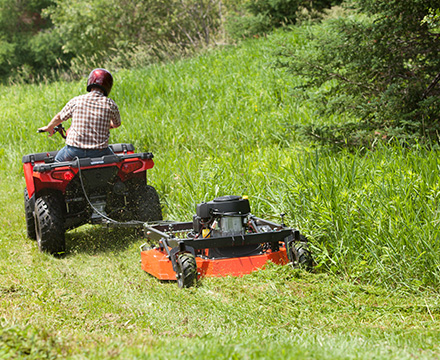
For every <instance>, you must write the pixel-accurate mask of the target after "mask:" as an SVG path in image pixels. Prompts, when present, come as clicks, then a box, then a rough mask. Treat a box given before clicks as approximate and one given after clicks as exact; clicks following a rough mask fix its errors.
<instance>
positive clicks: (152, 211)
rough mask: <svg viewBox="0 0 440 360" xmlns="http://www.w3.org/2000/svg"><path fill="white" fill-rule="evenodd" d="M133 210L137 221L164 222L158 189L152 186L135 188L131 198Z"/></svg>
mask: <svg viewBox="0 0 440 360" xmlns="http://www.w3.org/2000/svg"><path fill="white" fill-rule="evenodd" d="M131 209H132V211H133V212H134V217H135V219H136V220H140V221H156V220H162V209H161V207H160V201H159V195H158V194H157V191H156V189H155V188H154V187H152V186H150V185H140V186H137V187H136V188H135V190H134V194H133V195H132V198H131Z"/></svg>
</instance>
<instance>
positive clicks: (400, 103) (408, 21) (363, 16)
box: [280, 0, 440, 142]
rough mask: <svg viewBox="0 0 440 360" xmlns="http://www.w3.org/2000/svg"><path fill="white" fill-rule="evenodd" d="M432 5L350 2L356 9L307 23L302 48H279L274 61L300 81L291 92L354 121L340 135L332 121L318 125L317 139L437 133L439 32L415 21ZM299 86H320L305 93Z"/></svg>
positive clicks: (411, 137)
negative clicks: (356, 122)
mask: <svg viewBox="0 0 440 360" xmlns="http://www.w3.org/2000/svg"><path fill="white" fill-rule="evenodd" d="M437 3H438V2H437V1H433V0H432V1H419V0H412V1H406V2H400V1H384V0H358V1H353V4H354V5H356V6H357V8H358V11H357V12H356V13H347V14H346V16H344V17H341V18H338V19H333V20H329V21H327V22H326V24H325V26H324V27H315V28H307V29H306V33H307V34H308V39H307V41H305V42H304V45H303V46H302V47H296V46H290V45H288V44H286V46H284V47H283V48H282V49H281V50H280V65H282V66H286V67H287V68H288V69H289V70H290V71H291V72H292V73H294V74H295V75H300V76H302V77H303V79H304V85H303V87H301V88H296V89H295V90H294V94H295V96H299V97H302V98H303V99H304V100H308V101H313V102H314V103H315V104H316V105H318V106H319V110H320V113H321V114H326V115H329V114H334V113H335V112H338V113H344V112H345V113H348V114H351V115H354V116H356V117H358V118H359V119H360V122H359V127H358V128H355V129H354V131H353V129H352V128H348V129H346V130H347V131H345V133H347V135H348V139H347V138H345V139H344V138H343V137H339V138H337V139H334V136H333V135H334V133H335V131H340V132H341V133H343V132H344V129H341V127H340V126H339V125H338V126H332V127H328V128H327V129H325V128H320V129H319V131H320V132H321V134H320V136H321V138H322V139H324V140H325V141H327V140H330V141H334V140H335V141H339V142H341V141H342V142H343V141H353V137H352V136H351V134H354V135H355V138H357V139H359V138H362V139H363V141H364V142H368V141H369V137H371V136H370V135H371V134H372V133H375V132H380V133H381V134H383V137H384V138H385V139H389V138H391V137H399V138H402V139H404V140H405V141H414V140H416V139H417V140H420V139H424V140H429V139H436V140H437V139H438V131H439V130H440V128H439V125H438V123H439V117H440V98H439V96H438V95H439V94H440V88H439V86H438V82H439V80H440V73H439V68H440V58H439V57H438V53H439V50H440V38H439V37H438V34H436V33H435V32H432V29H431V28H430V27H429V26H428V24H426V23H425V22H424V21H423V20H424V18H425V16H426V15H428V14H429V13H430V9H431V8H432V7H435V6H437V5H438V4H437ZM304 88H309V89H321V90H319V91H315V92H313V91H312V92H308V93H307V95H305V94H306V93H305V92H304V91H303V89H304ZM323 89H325V90H323ZM304 95H305V96H304ZM350 126H351V125H350ZM365 129H368V130H369V131H365ZM306 131H307V132H309V134H310V135H312V136H313V134H312V132H311V131H310V129H308V130H307V129H306ZM360 131H361V132H363V133H364V134H366V135H367V137H364V136H363V135H362V136H360V137H359V135H360ZM369 134H370V135H369ZM362 139H361V140H362ZM356 141H357V140H356Z"/></svg>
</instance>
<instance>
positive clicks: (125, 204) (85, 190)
mask: <svg viewBox="0 0 440 360" xmlns="http://www.w3.org/2000/svg"><path fill="white" fill-rule="evenodd" d="M55 130H56V131H57V132H59V133H60V134H61V135H62V136H63V137H65V131H64V128H62V126H58V127H57V128H56V129H55ZM110 147H111V148H112V150H113V152H114V153H115V155H106V156H102V157H99V158H81V159H75V160H73V161H66V162H55V160H54V159H55V155H56V154H57V151H51V152H47V153H36V154H29V155H25V156H23V160H22V162H23V169H24V176H25V180H26V187H25V189H24V207H25V213H26V227H27V235H28V237H29V238H31V239H33V240H37V242H38V247H39V249H40V251H42V252H47V253H50V254H54V255H56V254H62V253H64V252H65V251H66V242H65V236H64V234H65V231H66V230H69V229H73V228H76V227H78V226H81V225H83V224H86V223H92V224H96V223H101V224H102V223H106V224H111V223H113V224H115V223H116V224H119V223H122V222H124V224H125V225H127V221H128V220H130V221H129V223H132V224H135V225H136V224H142V223H143V222H145V221H155V220H162V210H161V207H160V202H159V196H158V194H157V192H156V190H155V189H154V187H152V186H149V185H147V170H148V169H151V168H152V167H153V166H154V162H153V154H152V153H149V152H146V153H135V152H134V146H133V145H132V144H113V145H110Z"/></svg>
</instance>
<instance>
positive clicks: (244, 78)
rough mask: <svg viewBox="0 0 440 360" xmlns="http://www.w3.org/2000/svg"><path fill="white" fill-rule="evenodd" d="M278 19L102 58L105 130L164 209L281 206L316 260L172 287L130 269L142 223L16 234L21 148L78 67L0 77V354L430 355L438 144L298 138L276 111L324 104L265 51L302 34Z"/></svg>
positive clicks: (68, 89)
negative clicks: (263, 34)
mask: <svg viewBox="0 0 440 360" xmlns="http://www.w3.org/2000/svg"><path fill="white" fill-rule="evenodd" d="M298 34H299V35H298ZM291 35H292V38H291V39H288V38H287V36H288V35H287V34H276V35H274V36H272V37H270V38H268V39H259V40H254V41H250V42H247V43H245V44H243V45H241V46H239V47H230V48H225V49H223V50H222V51H215V52H207V53H206V54H204V55H203V56H200V57H198V58H194V59H191V60H185V61H181V62H176V63H174V64H167V65H155V66H150V67H148V68H146V69H144V70H137V71H121V72H118V73H116V74H115V80H116V81H115V86H114V90H113V91H112V94H111V97H113V98H114V99H115V100H116V102H117V103H118V105H119V107H120V110H121V114H122V117H123V126H122V127H121V128H118V129H116V130H113V131H112V135H111V137H112V142H132V143H134V144H135V145H136V147H137V149H138V150H139V151H147V150H148V151H152V152H153V153H154V155H155V158H154V160H155V164H156V165H155V167H154V168H153V169H152V170H151V171H150V172H149V175H148V176H149V182H150V183H151V184H152V185H154V186H155V187H156V188H157V190H158V192H159V194H160V198H161V202H162V204H163V207H164V215H165V218H168V219H174V220H191V218H192V214H193V213H194V211H195V205H196V204H197V203H199V202H201V201H203V200H210V199H212V198H213V197H215V196H219V195H225V194H238V195H248V196H249V198H250V201H251V208H252V212H253V213H254V214H255V215H259V216H264V217H266V218H269V219H274V220H279V219H280V218H279V216H280V213H286V214H287V216H286V221H287V222H288V223H289V225H291V226H294V227H298V228H299V229H300V230H301V231H302V232H303V233H304V234H305V235H307V237H308V238H309V239H310V242H311V246H312V251H313V255H314V258H315V260H316V263H317V266H316V272H315V273H314V274H306V273H303V272H301V271H292V269H291V268H290V267H280V266H275V265H268V266H267V268H266V269H265V270H263V271H259V272H257V273H254V274H252V275H250V276H246V277H244V278H238V279H237V278H221V279H205V280H204V281H202V282H201V283H200V285H199V286H198V287H196V288H192V289H187V290H185V291H182V290H179V289H178V288H177V286H176V285H175V284H173V283H161V282H158V281H157V280H156V279H154V278H152V277H149V276H147V275H146V274H145V273H143V272H142V271H141V269H140V265H139V252H138V248H139V246H140V245H141V244H142V242H144V240H143V239H142V238H140V237H139V236H137V235H134V234H132V233H127V232H125V231H117V230H116V231H112V230H104V229H100V228H94V227H91V226H88V227H87V226H86V227H83V228H80V229H77V230H74V231H71V232H69V233H68V234H67V248H68V255H67V256H66V258H64V259H54V258H52V257H50V256H47V255H44V254H40V253H39V252H38V250H37V247H36V245H35V243H34V242H32V241H30V240H28V239H26V231H25V220H24V211H23V203H22V201H23V200H22V196H23V192H22V189H23V187H24V180H23V174H22V169H21V157H22V155H24V154H26V153H31V152H40V151H48V150H54V149H56V148H60V147H61V146H62V145H63V141H62V139H60V138H59V137H53V138H47V137H46V136H44V135H41V134H37V133H36V130H37V128H38V127H40V126H41V125H44V124H46V123H47V122H48V121H49V120H50V119H51V118H52V116H53V115H54V114H56V113H57V112H58V111H59V110H60V109H61V107H62V106H63V105H64V104H65V103H66V102H67V101H68V100H69V99H70V98H71V97H73V96H75V95H78V94H81V93H83V92H84V88H85V81H82V82H78V83H63V82H60V83H55V84H41V85H30V86H12V87H0V109H2V113H1V114H2V115H1V116H2V125H3V131H2V132H1V133H0V214H1V216H0V358H6V359H7V358H17V357H18V358H20V357H27V358H29V359H41V358H72V359H84V358H87V359H94V358H96V359H102V358H121V359H127V358H129V359H138V358H146V359H148V358H154V359H161V358H163V359H169V358H171V357H178V358H185V359H186V358H191V359H193V358H199V359H206V358H214V357H215V358H219V359H231V358H233V359H258V358H268V359H285V358H298V357H304V358H309V359H349V358H357V359H371V358H378V359H390V358H396V359H397V358H398V359H410V358H414V357H418V358H426V359H429V358H433V357H436V356H437V357H438V356H439V352H438V348H437V344H438V342H439V333H440V332H439V327H438V319H439V314H440V310H439V309H440V306H439V302H438V290H437V287H438V285H439V282H440V279H439V259H438V253H439V248H438V247H439V245H438V241H437V238H438V226H439V225H438V224H439V216H438V198H439V194H440V188H439V185H438V171H439V164H438V161H437V157H438V151H436V150H428V149H425V148H417V147H414V148H402V147H400V146H399V145H397V144H389V145H386V146H385V145H381V146H377V147H376V148H375V151H366V150H359V151H358V152H349V151H343V150H342V151H334V150H331V149H326V148H322V147H318V146H315V145H314V144H310V143H305V142H303V141H302V140H301V139H300V138H298V137H297V136H296V134H295V133H292V132H291V131H290V130H289V129H291V127H290V126H288V124H289V123H295V122H302V123H312V122H315V121H320V122H324V121H326V119H319V118H316V115H315V114H314V111H313V104H311V103H309V104H304V103H299V102H297V100H296V99H295V98H293V97H291V96H290V89H291V87H292V86H296V85H298V84H300V83H301V80H300V79H297V78H293V77H291V76H290V75H288V74H285V73H283V72H282V71H281V70H279V69H276V68H273V67H272V66H271V64H272V63H273V61H274V58H273V55H272V54H273V48H274V46H275V44H280V43H282V42H283V41H301V37H300V33H292V34H291ZM331 121H340V122H342V121H345V120H344V119H343V118H336V117H335V118H333V119H331ZM421 289H423V290H426V289H428V290H426V291H424V292H422V293H421V292H420V291H418V290H421ZM390 290H393V291H390Z"/></svg>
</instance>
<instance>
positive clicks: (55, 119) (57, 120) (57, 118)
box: [38, 113, 63, 136]
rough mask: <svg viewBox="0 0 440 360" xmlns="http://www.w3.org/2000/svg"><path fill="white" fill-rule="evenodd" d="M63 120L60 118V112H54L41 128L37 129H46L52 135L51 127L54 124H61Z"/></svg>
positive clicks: (52, 127)
mask: <svg viewBox="0 0 440 360" xmlns="http://www.w3.org/2000/svg"><path fill="white" fill-rule="evenodd" d="M62 122H63V121H62V120H61V116H60V113H58V114H56V115H55V116H54V117H53V119H52V120H51V121H50V122H49V124H47V125H46V126H43V127H42V128H39V129H38V131H47V132H48V133H49V134H50V135H49V136H52V135H53V129H54V127H55V126H57V125H59V124H61V123H62Z"/></svg>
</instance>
